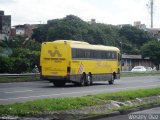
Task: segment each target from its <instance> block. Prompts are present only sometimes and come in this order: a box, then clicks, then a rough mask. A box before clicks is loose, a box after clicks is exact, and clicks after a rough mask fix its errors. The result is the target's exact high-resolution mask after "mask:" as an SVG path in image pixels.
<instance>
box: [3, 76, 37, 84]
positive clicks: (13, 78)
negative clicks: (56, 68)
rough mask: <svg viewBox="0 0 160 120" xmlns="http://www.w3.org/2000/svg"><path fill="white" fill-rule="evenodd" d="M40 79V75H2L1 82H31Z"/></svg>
mask: <svg viewBox="0 0 160 120" xmlns="http://www.w3.org/2000/svg"><path fill="white" fill-rule="evenodd" d="M36 80H40V77H39V75H31V76H0V83H9V82H29V81H36Z"/></svg>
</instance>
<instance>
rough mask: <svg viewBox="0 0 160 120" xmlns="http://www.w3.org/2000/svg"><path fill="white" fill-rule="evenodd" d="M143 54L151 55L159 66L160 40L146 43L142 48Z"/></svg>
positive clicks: (145, 55)
mask: <svg viewBox="0 0 160 120" xmlns="http://www.w3.org/2000/svg"><path fill="white" fill-rule="evenodd" d="M141 52H142V55H143V56H144V57H149V58H150V59H151V60H152V61H153V62H154V64H155V65H157V67H159V63H160V42H159V41H157V40H153V41H149V42H147V43H145V44H144V45H143V46H142V48H141ZM158 69H159V68H158Z"/></svg>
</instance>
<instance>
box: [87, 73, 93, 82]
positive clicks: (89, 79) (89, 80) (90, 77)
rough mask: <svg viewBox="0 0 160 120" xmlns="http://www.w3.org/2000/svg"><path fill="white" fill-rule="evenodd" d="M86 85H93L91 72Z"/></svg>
mask: <svg viewBox="0 0 160 120" xmlns="http://www.w3.org/2000/svg"><path fill="white" fill-rule="evenodd" d="M86 79H87V80H86V85H92V75H91V73H89V74H88V75H87V78H86Z"/></svg>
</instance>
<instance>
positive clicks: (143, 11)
mask: <svg viewBox="0 0 160 120" xmlns="http://www.w3.org/2000/svg"><path fill="white" fill-rule="evenodd" d="M149 1H150V0H0V10H3V11H4V12H5V15H11V17H12V18H11V19H12V26H14V25H18V24H43V23H47V20H52V19H57V18H58V19H59V18H63V17H65V16H66V15H71V14H72V15H76V16H78V17H80V18H81V19H82V20H84V21H90V20H91V19H96V22H98V23H105V24H113V25H118V24H132V25H133V22H134V21H141V23H142V24H146V25H147V27H150V10H149V8H148V7H147V4H148V3H149ZM153 19H154V28H160V22H159V21H160V20H159V19H160V0H154V18H153Z"/></svg>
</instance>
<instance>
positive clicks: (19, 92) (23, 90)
mask: <svg viewBox="0 0 160 120" xmlns="http://www.w3.org/2000/svg"><path fill="white" fill-rule="evenodd" d="M32 91H33V90H23V91H9V92H4V93H22V92H32Z"/></svg>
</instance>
